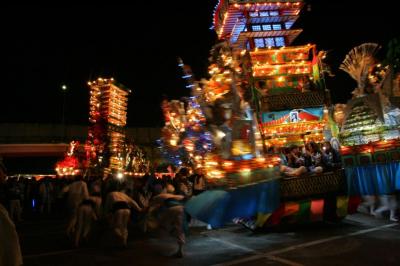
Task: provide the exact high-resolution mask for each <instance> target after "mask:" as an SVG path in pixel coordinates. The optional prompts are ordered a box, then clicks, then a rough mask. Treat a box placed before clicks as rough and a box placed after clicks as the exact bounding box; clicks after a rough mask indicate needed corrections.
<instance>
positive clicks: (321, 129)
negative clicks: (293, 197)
mask: <svg viewBox="0 0 400 266" xmlns="http://www.w3.org/2000/svg"><path fill="white" fill-rule="evenodd" d="M303 7H304V3H303V1H302V0H286V1H283V0H280V1H276V0H269V1H263V0H252V1H251V0H220V1H219V3H218V4H217V6H216V9H215V13H214V28H215V31H216V33H217V35H218V37H219V38H220V39H221V40H225V41H226V42H228V43H229V45H230V46H231V47H232V49H233V50H234V51H237V52H240V53H241V54H242V55H244V56H247V58H248V59H249V60H248V61H249V62H251V63H250V65H251V69H250V72H251V74H250V80H249V84H250V86H251V87H252V88H255V89H257V91H258V93H259V94H260V95H261V97H260V99H259V102H258V104H260V105H261V108H257V118H258V122H259V126H260V132H262V136H263V140H264V143H265V145H266V147H277V146H278V147H279V146H287V145H290V144H304V142H306V141H311V140H313V141H317V142H320V141H322V140H324V139H329V138H330V137H331V133H330V129H329V116H328V111H329V110H328V109H327V108H326V105H327V104H329V94H328V93H327V91H326V88H325V83H324V79H323V75H322V72H321V65H322V64H321V59H322V58H323V56H324V54H323V53H322V52H320V53H319V54H317V51H316V46H315V45H313V44H307V45H301V46H292V42H293V41H294V40H295V38H296V37H297V36H298V35H299V34H300V33H301V32H302V30H301V29H295V28H293V26H294V23H295V22H296V20H297V19H298V17H299V15H300V12H301V9H302V8H303ZM254 109H256V108H254Z"/></svg>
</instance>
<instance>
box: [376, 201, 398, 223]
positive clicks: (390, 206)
mask: <svg viewBox="0 0 400 266" xmlns="http://www.w3.org/2000/svg"><path fill="white" fill-rule="evenodd" d="M379 202H380V206H379V207H378V208H377V209H376V210H375V211H373V215H375V216H376V217H380V216H382V213H383V212H385V211H389V213H390V215H389V220H390V221H392V222H398V221H399V217H398V216H397V215H396V211H397V206H398V205H397V199H396V196H395V195H381V196H379Z"/></svg>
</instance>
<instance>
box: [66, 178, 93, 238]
mask: <svg viewBox="0 0 400 266" xmlns="http://www.w3.org/2000/svg"><path fill="white" fill-rule="evenodd" d="M61 193H62V194H64V193H68V196H67V205H68V210H69V212H70V219H69V223H68V227H67V234H68V235H71V234H72V233H73V230H74V229H75V224H76V218H77V216H76V212H77V210H78V207H79V205H80V204H81V203H82V201H84V200H86V199H88V198H89V192H88V188H87V185H86V182H85V181H83V178H82V177H81V176H77V177H76V178H75V181H74V182H73V183H71V184H70V185H68V186H66V187H64V189H63V190H62V192H61Z"/></svg>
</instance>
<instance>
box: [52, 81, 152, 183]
mask: <svg viewBox="0 0 400 266" xmlns="http://www.w3.org/2000/svg"><path fill="white" fill-rule="evenodd" d="M88 85H89V93H90V99H89V100H90V102H89V122H90V126H89V130H88V138H87V141H86V142H85V144H84V145H80V143H79V142H77V141H72V142H71V143H70V147H69V149H68V151H67V152H66V154H65V158H64V159H63V160H61V161H59V162H58V163H57V165H56V171H57V174H58V175H59V176H73V175H78V174H79V175H84V176H98V177H106V176H109V175H112V176H116V177H122V176H137V175H144V174H145V173H147V172H148V171H149V162H148V160H147V159H146V158H145V156H144V153H143V152H142V150H141V149H140V148H139V147H138V146H137V145H135V144H134V141H133V140H131V139H129V138H128V137H127V136H126V133H125V131H126V129H125V127H126V119H127V106H128V95H129V93H130V92H131V91H130V90H129V89H126V88H125V87H124V86H123V85H121V84H118V83H117V82H115V81H114V79H113V78H111V79H103V78H98V79H97V80H94V81H91V82H88Z"/></svg>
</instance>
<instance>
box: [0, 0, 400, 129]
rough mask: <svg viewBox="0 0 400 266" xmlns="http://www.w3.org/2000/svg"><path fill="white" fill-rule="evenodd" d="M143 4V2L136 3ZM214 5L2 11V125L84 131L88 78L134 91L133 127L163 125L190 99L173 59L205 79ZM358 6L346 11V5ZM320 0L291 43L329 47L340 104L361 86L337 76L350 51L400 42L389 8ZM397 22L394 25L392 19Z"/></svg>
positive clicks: (178, 0)
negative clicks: (172, 103) (168, 108)
mask: <svg viewBox="0 0 400 266" xmlns="http://www.w3.org/2000/svg"><path fill="white" fill-rule="evenodd" d="M136 2H140V3H136ZM216 2H217V0H210V1H207V0H201V1H194V0H185V1H183V0H175V1H134V2H133V3H135V4H134V5H98V4H97V5H93V6H89V5H86V6H59V7H55V6H48V7H46V6H9V7H5V8H2V11H1V20H3V21H2V28H3V29H2V40H3V41H2V43H3V45H2V48H1V54H2V56H1V64H2V65H3V71H2V76H3V78H2V81H3V82H2V84H1V91H0V92H1V99H2V101H1V102H0V122H38V123H60V122H61V114H62V102H63V94H62V93H63V92H62V91H61V88H60V86H61V85H62V84H66V85H67V86H68V88H69V90H68V91H67V98H66V122H67V123H68V124H86V123H87V116H88V115H87V110H88V88H87V85H86V83H87V81H89V80H91V79H95V78H97V77H98V76H103V77H114V78H115V79H116V80H117V81H118V82H120V83H122V84H124V85H125V86H127V87H129V88H131V89H132V91H133V93H132V95H131V97H130V101H129V111H128V125H129V126H162V125H163V121H162V116H161V110H160V107H159V106H160V101H161V99H162V96H163V95H167V96H168V97H169V98H170V99H172V98H180V97H182V96H186V95H188V93H189V91H188V90H187V89H186V88H185V87H184V84H183V82H182V80H181V79H180V76H181V73H180V70H179V68H178V66H177V63H176V57H177V56H181V57H182V58H183V59H184V61H185V62H186V63H187V64H190V65H191V66H192V68H193V70H194V72H195V74H196V76H197V77H198V78H200V77H204V76H205V75H206V73H207V58H208V53H209V49H210V48H211V46H212V44H213V43H215V41H216V36H215V33H214V32H213V31H211V30H210V29H209V28H210V26H211V21H212V11H213V9H214V6H215V4H216ZM349 2H351V3H352V5H351V6H349V5H348V3H349ZM369 2H370V1H356V0H351V1H349V0H348V1H331V0H323V1H322V0H314V1H308V3H311V10H310V11H307V10H304V12H303V16H302V18H301V19H299V21H298V22H297V23H296V25H295V27H302V28H304V32H303V33H302V35H300V37H299V38H298V39H297V40H296V41H295V43H294V44H305V43H309V42H310V43H316V44H317V45H318V47H319V49H324V50H329V51H330V54H329V56H328V58H327V62H328V63H330V64H331V66H332V68H333V70H334V72H335V74H336V77H335V78H330V79H329V80H328V86H329V89H330V90H331V91H332V98H333V100H334V101H336V102H338V101H341V102H344V101H346V99H348V97H349V95H350V91H351V90H352V89H353V88H354V87H355V83H354V82H353V81H352V80H351V79H350V78H349V77H348V76H347V74H345V73H344V72H341V71H339V70H338V66H339V64H340V62H341V61H342V60H343V58H344V56H345V54H346V53H347V52H348V51H349V50H350V49H351V48H352V47H354V46H356V45H359V44H361V43H363V42H379V43H381V44H386V43H387V42H388V40H390V39H391V38H393V37H395V36H400V33H399V26H398V25H399V23H398V14H396V12H397V8H396V7H395V6H394V2H393V1H388V0H387V1H381V3H383V4H384V5H381V6H379V5H378V3H380V2H374V5H372V4H370V3H369ZM396 20H397V21H396Z"/></svg>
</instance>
